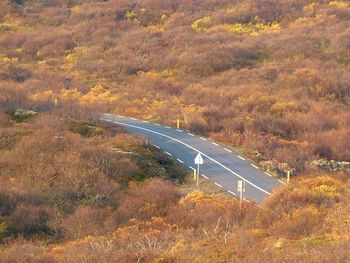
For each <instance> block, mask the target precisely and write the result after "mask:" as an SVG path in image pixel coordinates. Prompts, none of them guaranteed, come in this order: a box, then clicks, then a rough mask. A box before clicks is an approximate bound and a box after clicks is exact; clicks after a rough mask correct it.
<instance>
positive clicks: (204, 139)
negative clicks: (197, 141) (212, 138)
mask: <svg viewBox="0 0 350 263" xmlns="http://www.w3.org/2000/svg"><path fill="white" fill-rule="evenodd" d="M199 138H201V140H203V141H206V140H207V139H206V138H203V137H199Z"/></svg>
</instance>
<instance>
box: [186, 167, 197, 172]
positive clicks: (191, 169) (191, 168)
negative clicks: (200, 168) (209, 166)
mask: <svg viewBox="0 0 350 263" xmlns="http://www.w3.org/2000/svg"><path fill="white" fill-rule="evenodd" d="M188 167H189V168H190V169H191V170H193V171H197V170H196V169H194V168H193V167H192V166H188Z"/></svg>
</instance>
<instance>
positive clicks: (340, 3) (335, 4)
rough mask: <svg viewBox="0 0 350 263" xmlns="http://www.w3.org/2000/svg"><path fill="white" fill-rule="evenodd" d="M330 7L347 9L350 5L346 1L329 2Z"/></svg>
mask: <svg viewBox="0 0 350 263" xmlns="http://www.w3.org/2000/svg"><path fill="white" fill-rule="evenodd" d="M328 5H329V6H331V7H336V8H346V7H348V6H349V4H348V3H346V2H344V1H332V2H329V4H328Z"/></svg>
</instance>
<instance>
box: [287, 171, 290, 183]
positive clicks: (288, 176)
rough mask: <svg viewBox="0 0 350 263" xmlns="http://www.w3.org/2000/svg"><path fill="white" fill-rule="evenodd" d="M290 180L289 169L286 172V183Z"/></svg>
mask: <svg viewBox="0 0 350 263" xmlns="http://www.w3.org/2000/svg"><path fill="white" fill-rule="evenodd" d="M289 180H290V171H288V172H287V183H289Z"/></svg>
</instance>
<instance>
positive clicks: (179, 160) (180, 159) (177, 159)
mask: <svg viewBox="0 0 350 263" xmlns="http://www.w3.org/2000/svg"><path fill="white" fill-rule="evenodd" d="M176 160H178V161H179V162H180V163H184V162H183V161H182V160H181V159H176Z"/></svg>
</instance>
